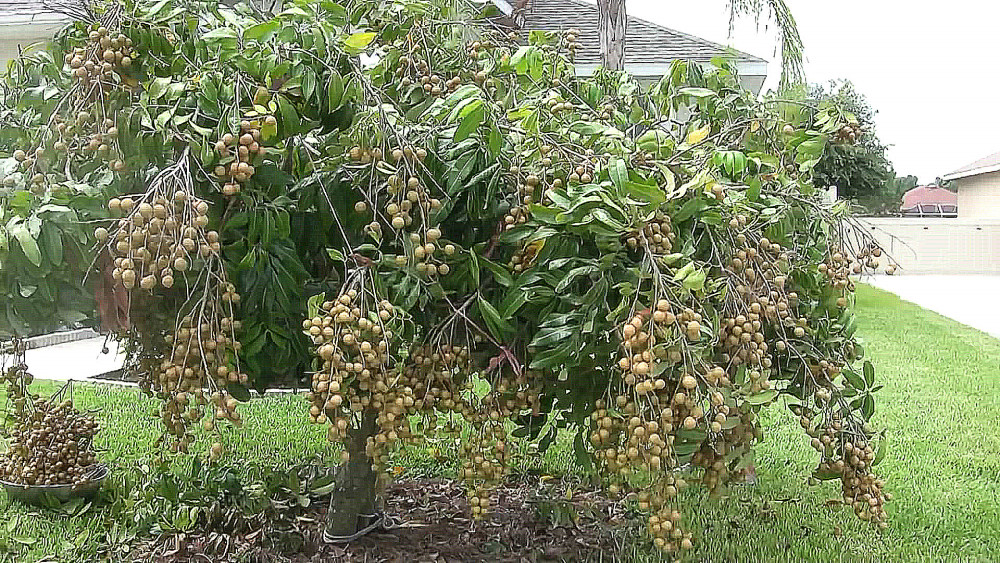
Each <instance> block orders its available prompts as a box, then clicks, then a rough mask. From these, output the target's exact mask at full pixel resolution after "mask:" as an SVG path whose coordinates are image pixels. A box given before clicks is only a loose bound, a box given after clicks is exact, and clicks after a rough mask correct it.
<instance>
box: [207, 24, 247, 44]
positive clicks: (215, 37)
mask: <svg viewBox="0 0 1000 563" xmlns="http://www.w3.org/2000/svg"><path fill="white" fill-rule="evenodd" d="M201 38H202V39H203V40H204V41H221V40H223V39H238V38H239V36H237V35H236V30H234V29H232V28H229V27H217V28H215V29H213V30H212V31H209V32H208V33H206V34H204V35H202V36H201Z"/></svg>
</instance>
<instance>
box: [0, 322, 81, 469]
mask: <svg viewBox="0 0 1000 563" xmlns="http://www.w3.org/2000/svg"><path fill="white" fill-rule="evenodd" d="M12 350H13V352H14V354H13V357H14V361H13V362H12V363H11V365H10V366H9V367H7V366H6V365H4V366H3V379H4V383H6V385H7V397H8V398H9V399H10V403H9V405H8V411H9V412H8V415H9V416H10V418H11V419H13V420H14V421H15V422H14V424H13V425H12V427H9V428H7V429H6V430H5V432H6V434H7V436H8V437H9V443H8V448H7V451H6V452H5V453H4V454H3V455H2V457H0V480H3V481H7V482H9V483H16V484H20V485H81V484H84V483H86V482H87V481H88V476H89V475H90V474H91V472H92V470H93V469H94V466H95V464H96V461H97V458H96V456H95V454H94V451H93V440H94V435H95V434H97V432H98V429H99V428H98V424H97V421H95V420H94V418H93V417H92V416H90V415H88V414H86V413H82V412H80V411H78V410H76V409H75V408H74V407H73V401H72V400H70V399H63V396H64V395H65V393H66V389H67V388H68V385H67V386H66V387H63V389H61V390H60V391H59V392H57V393H56V394H54V395H53V396H52V397H50V398H48V399H42V398H40V397H38V396H37V395H31V394H29V393H28V392H27V387H28V385H29V384H30V382H31V380H32V377H31V375H30V374H29V373H28V371H27V366H26V365H25V364H24V356H23V351H24V347H23V345H21V344H20V343H19V342H15V343H14V345H13V347H12ZM10 407H13V411H12V412H10V410H11V409H10Z"/></svg>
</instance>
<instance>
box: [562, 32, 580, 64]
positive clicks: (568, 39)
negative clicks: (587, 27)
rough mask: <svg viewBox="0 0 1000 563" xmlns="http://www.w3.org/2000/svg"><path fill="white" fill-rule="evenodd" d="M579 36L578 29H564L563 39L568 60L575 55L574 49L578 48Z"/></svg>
mask: <svg viewBox="0 0 1000 563" xmlns="http://www.w3.org/2000/svg"><path fill="white" fill-rule="evenodd" d="M579 37H580V30H579V29H577V28H575V27H572V28H570V29H568V30H566V33H565V34H563V41H564V42H565V44H566V50H567V51H568V52H569V58H570V60H573V58H575V57H576V51H577V49H579V48H580V42H579V41H578V38H579Z"/></svg>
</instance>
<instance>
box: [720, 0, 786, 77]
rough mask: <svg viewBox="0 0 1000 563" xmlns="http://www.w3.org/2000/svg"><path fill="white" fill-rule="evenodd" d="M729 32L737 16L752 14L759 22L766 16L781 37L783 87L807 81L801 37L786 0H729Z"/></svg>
mask: <svg viewBox="0 0 1000 563" xmlns="http://www.w3.org/2000/svg"><path fill="white" fill-rule="evenodd" d="M728 3H729V32H730V33H732V31H733V26H734V25H735V23H736V18H738V17H742V16H753V17H754V18H755V20H756V21H757V23H758V24H760V20H761V17H765V16H766V17H767V19H769V20H770V21H772V22H774V24H775V25H776V26H777V28H778V33H779V35H780V37H781V89H782V90H784V89H785V88H787V87H788V86H790V85H792V84H798V83H802V82H804V81H805V70H804V68H803V65H802V37H800V36H799V29H798V26H797V25H796V23H795V18H794V17H793V16H792V12H791V10H789V8H788V5H787V4H786V3H785V0H728Z"/></svg>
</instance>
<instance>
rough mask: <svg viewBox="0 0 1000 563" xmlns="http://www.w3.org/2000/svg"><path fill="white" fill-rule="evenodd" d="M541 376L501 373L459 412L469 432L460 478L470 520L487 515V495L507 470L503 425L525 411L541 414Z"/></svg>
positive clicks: (464, 447)
mask: <svg viewBox="0 0 1000 563" xmlns="http://www.w3.org/2000/svg"><path fill="white" fill-rule="evenodd" d="M540 376H541V374H540V373H538V372H536V371H533V370H525V371H522V372H521V373H517V374H515V373H513V372H511V371H508V370H501V371H500V373H499V375H498V376H497V377H495V378H494V379H493V380H492V381H491V382H490V383H491V389H490V391H489V392H488V393H486V395H484V396H483V397H482V399H480V400H479V401H478V402H476V403H473V404H469V405H468V408H466V409H463V411H462V415H463V416H464V417H465V419H466V420H467V421H468V422H469V423H470V424H471V425H472V432H471V434H470V436H469V439H468V440H467V441H466V442H465V443H464V444H463V447H462V452H463V456H462V457H463V458H464V460H465V461H464V462H463V463H462V469H461V471H460V473H459V475H460V477H461V478H462V480H463V481H464V482H465V483H466V485H467V486H468V487H469V502H470V504H471V505H472V517H473V518H475V519H477V520H478V519H480V518H482V517H484V516H485V515H486V513H487V511H488V510H489V498H490V495H491V493H492V491H493V490H494V489H495V488H496V487H497V486H498V485H499V484H500V482H501V481H502V480H503V476H504V474H505V473H506V470H507V461H508V451H507V430H506V428H505V427H504V424H505V421H506V420H507V419H512V418H515V417H517V416H518V415H520V414H522V413H523V412H524V411H527V410H531V411H532V412H533V413H534V414H536V415H537V414H538V413H539V412H540V408H541V403H540V399H539V391H540V389H539V387H538V380H539V378H540Z"/></svg>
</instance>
